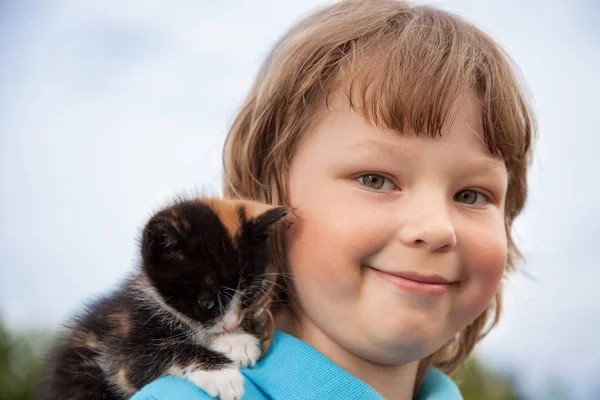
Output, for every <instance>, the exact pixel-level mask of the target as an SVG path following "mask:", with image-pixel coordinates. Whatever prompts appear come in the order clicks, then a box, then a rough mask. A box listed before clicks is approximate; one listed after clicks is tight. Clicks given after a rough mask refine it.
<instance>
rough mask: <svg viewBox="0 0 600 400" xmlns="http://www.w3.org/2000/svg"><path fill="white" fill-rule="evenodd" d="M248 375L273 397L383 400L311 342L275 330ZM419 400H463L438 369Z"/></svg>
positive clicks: (246, 371)
mask: <svg viewBox="0 0 600 400" xmlns="http://www.w3.org/2000/svg"><path fill="white" fill-rule="evenodd" d="M243 372H244V375H245V376H246V378H248V379H249V380H250V381H252V382H253V383H254V384H255V385H256V386H257V387H259V388H260V389H261V390H262V391H263V392H264V393H265V394H266V395H267V396H268V397H269V398H271V399H290V398H293V399H333V398H344V399H365V400H371V399H373V400H375V399H376V400H383V397H382V396H381V395H380V394H379V393H377V392H376V391H375V390H374V389H373V388H372V387H371V386H369V385H367V384H366V383H365V382H363V381H361V380H360V379H358V378H356V377H355V376H353V375H351V374H350V373H349V372H347V371H345V370H344V369H342V368H341V367H339V366H338V365H337V364H335V363H334V362H333V361H331V360H330V359H328V358H327V357H325V356H324V355H323V354H322V353H320V352H319V351H318V350H316V349H315V348H314V347H312V346H310V345H309V344H307V343H305V342H303V341H301V340H299V339H296V338H295V337H293V336H291V335H288V334H286V333H283V332H281V331H276V332H275V337H274V340H273V343H272V345H271V348H270V349H269V352H268V353H267V354H266V355H265V356H264V357H263V358H262V359H261V360H260V362H259V363H258V364H257V365H256V366H254V367H253V368H250V369H245V370H244V371H243ZM417 398H418V399H419V400H438V399H439V400H441V399H443V400H461V399H462V396H461V395H460V392H459V390H458V388H457V387H456V385H455V384H454V382H453V381H452V380H451V379H450V378H448V377H447V376H446V375H444V374H443V373H441V372H440V371H438V370H436V369H432V370H431V371H430V372H429V374H428V375H427V376H426V378H425V381H424V382H423V385H422V387H421V390H420V391H419V396H418V397H417Z"/></svg>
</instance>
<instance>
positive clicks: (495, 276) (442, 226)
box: [287, 97, 508, 366]
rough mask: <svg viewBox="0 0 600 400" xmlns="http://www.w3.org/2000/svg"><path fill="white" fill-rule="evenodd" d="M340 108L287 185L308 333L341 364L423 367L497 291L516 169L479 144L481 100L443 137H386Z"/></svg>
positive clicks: (471, 102)
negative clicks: (351, 360) (510, 174)
mask: <svg viewBox="0 0 600 400" xmlns="http://www.w3.org/2000/svg"><path fill="white" fill-rule="evenodd" d="M333 105H334V108H335V110H336V111H333V112H331V113H329V114H327V115H326V116H325V117H324V118H323V119H322V120H321V122H320V123H319V124H318V125H316V126H315V127H314V129H312V130H311V131H310V132H308V133H307V134H306V136H305V137H304V138H303V140H302V142H301V144H300V147H299V149H298V151H297V153H296V155H295V157H294V159H293V160H292V164H291V169H290V175H289V188H290V204H291V206H292V207H296V208H297V209H296V210H295V214H296V215H297V219H296V221H295V222H294V224H293V225H292V227H291V228H290V230H289V234H288V235H289V236H288V241H287V242H288V261H289V264H290V267H291V269H292V271H293V274H294V280H295V288H296V292H297V295H298V300H299V304H300V308H301V312H300V315H299V318H300V332H299V335H300V336H301V337H302V338H303V339H304V340H307V341H308V342H309V343H312V344H313V345H315V346H316V347H317V348H318V349H319V350H321V351H322V352H324V353H325V354H326V355H327V356H329V357H330V358H332V359H333V360H334V361H337V362H338V363H340V364H342V366H344V364H346V363H347V360H348V358H347V357H348V356H350V357H356V356H357V357H359V358H361V359H366V360H369V361H372V362H377V363H383V364H394V365H396V364H404V363H408V362H411V361H416V360H420V359H422V358H424V357H426V356H428V355H429V354H431V353H433V352H435V351H436V350H437V349H439V348H440V347H441V346H443V345H444V344H445V343H446V342H448V341H449V340H450V339H451V338H452V337H453V336H454V335H455V334H456V333H458V332H459V331H460V330H462V329H463V328H465V327H466V326H467V325H468V324H469V323H471V322H472V321H473V320H474V319H475V318H476V317H477V316H478V315H479V314H480V313H481V312H482V311H483V310H484V309H485V308H486V307H487V306H488V304H489V303H490V301H491V300H492V298H493V296H494V294H495V292H496V290H497V288H498V285H499V282H500V279H501V277H502V274H503V272H504V268H505V265H506V255H507V241H506V231H505V227H504V198H505V194H506V190H507V184H508V178H507V171H506V168H505V166H504V163H503V161H502V159H500V158H496V157H493V156H491V155H490V153H489V152H488V151H487V149H486V147H485V145H484V143H483V141H482V140H481V139H480V137H481V136H482V135H481V134H482V126H481V109H480V107H479V105H478V104H477V102H476V100H475V99H472V98H469V99H468V100H465V101H464V102H463V103H462V106H461V108H460V109H459V111H458V113H457V115H456V118H455V119H454V123H453V125H451V126H448V127H446V129H445V130H444V132H443V136H442V137H441V138H436V139H432V138H431V137H429V136H427V135H421V136H419V137H417V136H416V135H415V134H414V133H413V132H412V131H407V132H406V133H405V134H404V135H400V134H398V133H395V132H391V131H384V130H380V129H377V128H375V127H374V126H372V125H370V124H368V123H367V122H365V120H364V119H363V117H362V115H361V114H357V113H354V112H351V111H347V108H348V107H347V105H346V104H344V103H343V101H342V100H340V97H338V98H337V100H336V101H334V102H333ZM344 360H346V361H344Z"/></svg>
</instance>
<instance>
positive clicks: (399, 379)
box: [278, 316, 419, 400]
mask: <svg viewBox="0 0 600 400" xmlns="http://www.w3.org/2000/svg"><path fill="white" fill-rule="evenodd" d="M300 318H301V319H302V320H301V321H298V323H294V324H289V323H285V322H284V323H282V324H278V325H279V328H280V329H281V330H283V331H286V332H287V333H289V334H291V335H293V336H295V337H297V338H298V339H300V340H302V341H304V342H306V343H308V344H310V345H311V346H313V347H314V348H316V349H317V350H319V351H320V352H321V353H323V354H324V355H325V356H326V357H327V358H329V359H330V360H331V361H333V362H334V363H336V364H337V365H339V366H340V367H341V368H343V369H345V370H346V371H348V372H349V373H351V374H352V375H354V376H355V377H357V378H358V379H360V380H362V381H363V382H365V383H367V384H368V385H369V386H371V387H372V388H373V389H375V390H376V391H377V392H378V393H379V394H380V395H382V396H383V397H385V398H386V399H387V400H411V399H413V395H414V390H415V389H414V385H415V381H416V377H417V369H418V365H419V364H418V362H417V361H415V362H411V363H409V364H402V365H386V364H380V363H375V362H372V361H369V360H366V359H364V358H361V357H359V356H357V355H356V354H354V353H352V352H351V351H349V350H347V349H345V348H344V347H342V346H340V345H339V344H338V343H336V342H335V341H333V340H332V339H331V338H330V337H328V336H327V335H326V334H325V333H324V332H322V331H321V330H320V329H318V328H317V327H316V326H315V325H314V324H313V323H312V321H310V320H309V319H308V318H306V317H305V316H301V317H300ZM282 319H284V320H287V318H285V317H284V316H282ZM280 321H281V320H279V318H278V322H280ZM287 321H289V320H287ZM292 327H293V328H292Z"/></svg>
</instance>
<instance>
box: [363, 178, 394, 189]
mask: <svg viewBox="0 0 600 400" xmlns="http://www.w3.org/2000/svg"><path fill="white" fill-rule="evenodd" d="M358 181H359V182H360V183H362V184H363V185H365V186H366V187H368V188H370V189H375V190H393V189H396V185H395V184H394V183H393V182H392V181H391V180H389V179H388V178H386V177H384V176H381V175H377V174H367V175H362V176H361V177H359V178H358Z"/></svg>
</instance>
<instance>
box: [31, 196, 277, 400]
mask: <svg viewBox="0 0 600 400" xmlns="http://www.w3.org/2000/svg"><path fill="white" fill-rule="evenodd" d="M286 214H287V209H285V208H283V207H271V206H267V205H264V204H260V203H254V202H248V201H234V200H219V199H210V198H203V199H194V200H179V201H178V202H176V203H175V204H173V205H171V206H169V207H167V208H165V209H163V210H162V211H160V212H158V213H157V214H156V215H154V216H153V217H152V218H151V219H150V220H149V222H148V223H147V225H146V226H145V228H144V230H143V233H142V238H141V268H139V270H138V271H136V273H135V274H133V276H132V277H130V278H129V279H127V280H126V281H125V282H124V283H123V284H122V285H121V286H120V287H119V288H118V289H117V290H116V291H115V292H113V293H112V294H111V295H109V296H107V297H104V298H101V299H99V300H98V301H96V302H95V303H94V304H92V305H91V306H89V307H88V308H87V310H86V312H85V313H84V314H82V315H80V316H78V317H76V318H75V320H74V323H73V325H72V326H71V328H70V329H69V331H68V332H67V335H65V337H64V338H63V339H62V340H60V341H59V342H57V344H56V345H55V347H54V349H53V351H52V352H51V357H50V362H49V363H48V369H47V371H46V374H45V376H44V377H45V379H44V380H43V381H42V382H41V385H40V388H41V390H40V392H39V398H40V399H44V400H46V399H56V400H58V399H60V400H71V399H72V400H76V399H87V400H94V399H103V400H110V399H115V400H116V399H126V398H129V397H130V396H131V395H133V394H134V393H135V392H136V391H138V390H139V389H140V388H141V387H143V386H144V385H146V384H147V383H149V382H151V381H153V380H155V379H157V378H159V377H160V376H163V375H166V374H170V375H176V376H181V377H184V378H186V379H188V380H190V381H192V382H193V383H195V384H196V385H198V386H199V387H201V388H202V389H204V390H205V391H206V392H207V393H208V394H210V395H211V396H216V397H220V398H221V399H226V400H230V399H231V400H233V399H240V398H241V397H242V395H243V393H244V387H243V381H244V379H243V376H242V374H241V372H240V371H239V368H241V367H247V366H252V365H253V364H254V363H256V361H257V360H258V358H259V357H260V353H261V348H260V343H259V340H258V338H257V337H256V336H254V335H252V334H251V333H248V332H247V331H245V330H244V329H243V328H242V322H243V318H244V317H246V320H247V319H248V317H249V318H250V319H251V318H252V317H253V315H254V314H253V312H254V311H252V310H255V311H256V309H254V308H252V307H253V306H256V303H257V299H259V298H260V296H259V295H260V294H261V291H263V290H264V289H265V286H264V285H266V282H267V279H266V276H267V274H266V273H265V268H266V266H267V264H268V262H269V253H270V251H269V249H270V244H269V239H270V237H271V236H272V233H273V229H274V227H275V225H277V222H278V221H280V220H282V218H283V217H284V216H285V215H286ZM248 314H250V315H248ZM246 320H244V321H246Z"/></svg>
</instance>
